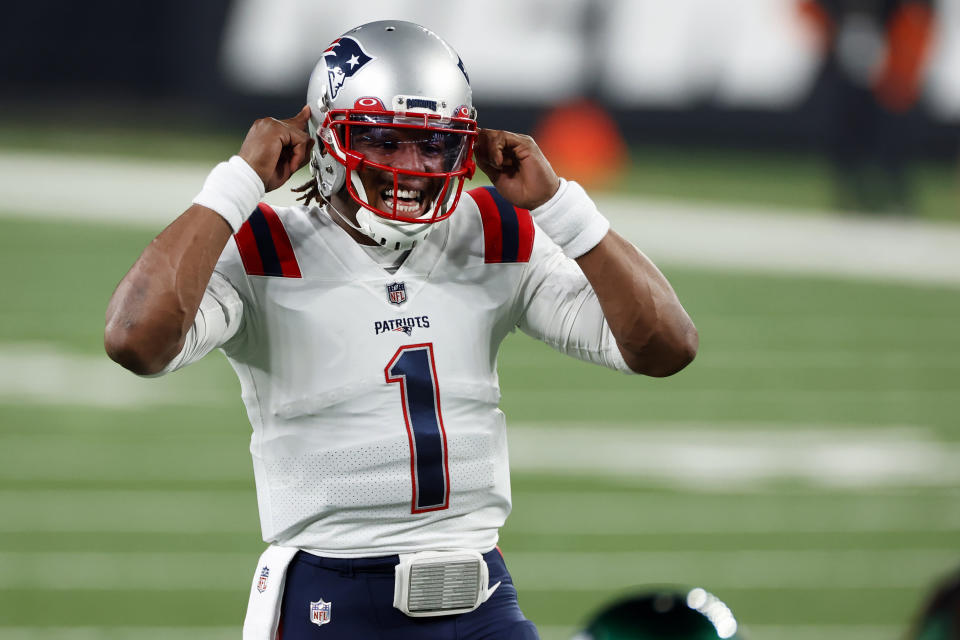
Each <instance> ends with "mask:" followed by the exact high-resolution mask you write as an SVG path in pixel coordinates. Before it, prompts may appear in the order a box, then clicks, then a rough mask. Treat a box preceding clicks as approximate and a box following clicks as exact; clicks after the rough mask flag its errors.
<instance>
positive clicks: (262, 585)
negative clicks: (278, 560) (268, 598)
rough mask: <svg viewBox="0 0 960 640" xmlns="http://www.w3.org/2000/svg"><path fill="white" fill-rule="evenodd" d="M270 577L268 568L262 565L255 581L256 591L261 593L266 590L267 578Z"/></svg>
mask: <svg viewBox="0 0 960 640" xmlns="http://www.w3.org/2000/svg"><path fill="white" fill-rule="evenodd" d="M269 577H270V567H268V566H267V565H263V569H260V578H259V579H258V580H257V591H259V592H260V593H263V592H264V591H266V590H267V578H269Z"/></svg>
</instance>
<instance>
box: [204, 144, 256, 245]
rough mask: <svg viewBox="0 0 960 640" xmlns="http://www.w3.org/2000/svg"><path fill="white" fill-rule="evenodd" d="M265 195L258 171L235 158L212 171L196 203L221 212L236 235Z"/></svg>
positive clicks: (240, 159) (239, 158) (237, 157)
mask: <svg viewBox="0 0 960 640" xmlns="http://www.w3.org/2000/svg"><path fill="white" fill-rule="evenodd" d="M265 193H266V189H264V187H263V180H261V179H260V176H258V175H257V172H256V171H254V170H253V168H252V167H251V166H250V165H249V164H247V161H246V160H244V159H243V158H241V157H240V156H233V157H232V158H230V160H228V161H227V162H221V163H220V164H218V165H217V166H215V167H214V168H213V171H211V172H210V175H208V176H207V179H206V181H205V182H204V183H203V189H201V190H200V193H198V194H197V197H195V198H194V199H193V203H194V204H199V205H202V206H204V207H207V208H208V209H213V210H214V211H216V212H217V213H219V214H220V215H221V216H223V218H224V220H226V221H227V223H229V224H230V226H231V227H232V228H233V232H234V233H236V232H237V231H239V230H240V225H242V224H243V223H244V221H245V220H246V219H247V218H248V217H250V214H251V213H253V210H254V209H256V208H257V205H258V204H259V203H260V200H261V198H263V196H264V194H265Z"/></svg>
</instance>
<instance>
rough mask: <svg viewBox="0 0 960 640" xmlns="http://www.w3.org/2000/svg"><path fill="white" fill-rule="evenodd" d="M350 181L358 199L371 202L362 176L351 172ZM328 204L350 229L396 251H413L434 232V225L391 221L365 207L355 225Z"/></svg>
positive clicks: (359, 213)
mask: <svg viewBox="0 0 960 640" xmlns="http://www.w3.org/2000/svg"><path fill="white" fill-rule="evenodd" d="M350 181H351V182H352V183H353V188H354V189H356V192H357V197H359V198H360V199H361V200H362V201H364V202H370V200H369V198H367V192H366V190H365V189H364V188H363V183H362V182H361V181H360V176H359V175H358V174H357V172H356V171H351V172H350ZM327 204H328V205H329V206H330V208H331V209H332V210H333V211H335V212H336V214H337V215H338V216H340V218H341V219H342V220H343V221H344V222H346V223H347V225H349V226H350V228H352V229H355V230H356V231H359V232H360V233H362V234H363V235H365V236H367V237H369V238H372V239H373V241H374V242H376V243H377V244H379V245H380V246H381V247H386V248H388V249H393V250H395V251H407V250H408V249H413V248H414V247H415V246H417V245H418V244H420V243H421V242H423V241H424V240H425V239H426V237H427V235H429V234H430V231H432V230H433V225H432V224H416V223H412V222H400V221H398V220H389V219H387V218H383V217H381V216H378V215H377V214H375V213H373V212H372V211H370V210H368V209H365V208H363V207H360V208H359V209H358V210H357V222H356V224H355V223H354V222H353V221H352V220H350V218H348V217H347V216H345V215H344V214H343V213H341V212H340V211H339V210H338V209H337V208H336V207H334V206H333V204H331V203H330V201H329V200H328V201H327ZM432 206H433V203H430V205H429V206H428V208H427V210H428V211H429V210H430V207H432Z"/></svg>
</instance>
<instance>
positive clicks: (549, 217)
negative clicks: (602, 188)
mask: <svg viewBox="0 0 960 640" xmlns="http://www.w3.org/2000/svg"><path fill="white" fill-rule="evenodd" d="M530 213H531V214H533V219H534V221H535V222H536V223H537V226H539V227H540V228H541V229H542V230H543V232H544V233H546V234H547V235H548V236H550V239H551V240H553V241H554V242H556V243H557V244H558V245H559V246H560V248H561V249H563V252H564V253H565V254H566V255H567V256H568V257H570V258H579V257H580V256H582V255H583V254H585V253H586V252H587V251H590V249H593V248H594V247H595V246H597V244H599V243H600V241H601V240H603V236H605V235H607V231H609V230H610V222H609V221H608V220H607V219H606V218H604V217H603V214H601V213H600V211H598V210H597V205H595V204H594V203H593V200H591V199H590V196H588V195H587V192H586V191H584V190H583V187H581V186H580V185H579V184H577V183H576V182H573V181H568V180H564V179H563V178H560V188H559V189H557V192H556V193H555V194H553V197H552V198H550V199H549V200H547V201H546V202H545V203H544V204H542V205H540V206H539V207H537V208H536V209H534V210H533V211H531V212H530Z"/></svg>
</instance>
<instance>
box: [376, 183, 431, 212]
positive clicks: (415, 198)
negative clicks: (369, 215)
mask: <svg viewBox="0 0 960 640" xmlns="http://www.w3.org/2000/svg"><path fill="white" fill-rule="evenodd" d="M380 199H381V200H382V201H383V204H384V207H385V211H393V210H394V209H393V208H394V205H396V211H397V213H399V214H403V215H404V216H414V217H416V216H419V215H420V214H421V213H423V209H424V200H425V198H424V192H423V190H421V189H397V190H396V193H394V190H393V188H389V189H384V190H382V191H381V192H380Z"/></svg>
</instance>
